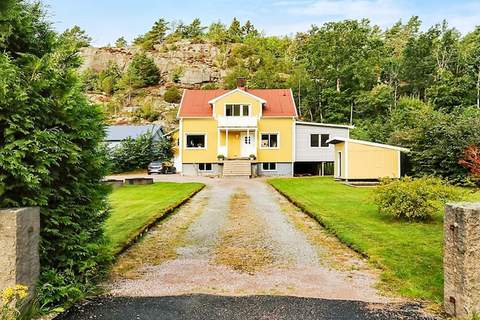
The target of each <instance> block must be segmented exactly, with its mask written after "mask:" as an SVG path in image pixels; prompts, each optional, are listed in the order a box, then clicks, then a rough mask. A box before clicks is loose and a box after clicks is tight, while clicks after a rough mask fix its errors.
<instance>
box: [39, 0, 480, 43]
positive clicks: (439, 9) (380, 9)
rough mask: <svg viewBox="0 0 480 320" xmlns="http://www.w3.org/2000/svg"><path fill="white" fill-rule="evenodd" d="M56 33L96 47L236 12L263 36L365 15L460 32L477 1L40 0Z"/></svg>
mask: <svg viewBox="0 0 480 320" xmlns="http://www.w3.org/2000/svg"><path fill="white" fill-rule="evenodd" d="M43 2H44V3H45V4H46V5H47V6H48V11H49V15H50V20H52V21H53V22H54V25H55V28H57V29H58V30H59V31H63V30H64V29H66V28H68V27H71V26H72V25H75V24H76V25H79V26H80V27H82V28H83V29H85V30H86V31H87V33H88V34H89V35H90V36H91V37H92V38H93V42H94V44H95V45H105V44H107V43H113V42H114V41H115V39H117V38H118V37H120V36H125V38H126V39H127V40H132V39H133V38H134V37H135V36H137V35H139V34H142V33H144V32H145V31H147V30H148V29H149V28H150V26H151V25H152V24H153V22H154V21H155V20H157V19H158V18H160V17H164V18H166V19H167V20H169V21H172V20H182V21H184V22H186V23H188V22H190V21H191V20H193V19H194V18H196V17H199V18H200V19H201V20H202V22H204V23H205V24H207V23H210V22H212V21H218V20H221V21H223V22H230V21H231V19H232V18H233V17H234V16H236V17H238V18H240V20H242V21H246V20H247V19H249V20H251V21H252V22H253V23H254V24H255V25H256V26H257V27H258V28H259V29H261V30H263V31H265V33H266V34H267V35H290V34H294V33H296V32H298V31H306V30H308V29H309V27H310V26H311V25H312V24H317V25H321V24H322V23H324V22H327V21H334V20H341V19H356V18H364V17H365V18H369V19H370V20H371V21H372V22H373V23H375V24H378V25H380V26H381V27H387V26H390V25H391V24H392V23H394V22H395V21H398V20H399V19H403V20H406V19H408V17H410V16H412V15H418V16H420V18H421V19H422V21H423V22H424V25H426V26H430V25H432V24H435V23H437V22H440V21H441V20H442V19H447V20H448V21H449V23H450V25H452V26H454V27H456V28H457V29H459V30H460V31H461V32H464V33H465V32H468V31H470V30H472V29H473V28H474V27H475V25H480V0H456V1H455V0H423V1H421V0H416V1H415V0H236V1H225V0H224V1H220V0H213V1H209V0H197V1H195V0H183V1H182V0H177V1H160V0H157V1H155V0H43Z"/></svg>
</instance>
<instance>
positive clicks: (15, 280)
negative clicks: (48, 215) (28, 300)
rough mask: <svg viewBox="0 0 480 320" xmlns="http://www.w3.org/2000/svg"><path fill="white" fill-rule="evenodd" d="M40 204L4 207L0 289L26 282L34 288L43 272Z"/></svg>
mask: <svg viewBox="0 0 480 320" xmlns="http://www.w3.org/2000/svg"><path fill="white" fill-rule="evenodd" d="M39 241H40V210H39V208H16V209H2V210H0V252H1V254H0V292H1V291H2V290H3V289H5V288H9V287H15V285H20V284H21V285H25V286H27V287H28V288H29V291H30V293H32V292H33V290H34V288H35V284H36V282H37V280H38V275H39V272H40V258H39V249H38V245H39Z"/></svg>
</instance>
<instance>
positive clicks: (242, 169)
mask: <svg viewBox="0 0 480 320" xmlns="http://www.w3.org/2000/svg"><path fill="white" fill-rule="evenodd" d="M251 175H252V163H251V161H250V160H225V161H224V162H223V176H224V177H226V178H228V177H239V178H250V177H251Z"/></svg>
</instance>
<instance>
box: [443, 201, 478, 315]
mask: <svg viewBox="0 0 480 320" xmlns="http://www.w3.org/2000/svg"><path fill="white" fill-rule="evenodd" d="M444 272H445V285H444V305H445V311H446V312H447V314H448V315H450V316H454V317H467V316H469V315H472V314H473V313H474V312H480V203H455V204H447V206H446V208H445V221H444Z"/></svg>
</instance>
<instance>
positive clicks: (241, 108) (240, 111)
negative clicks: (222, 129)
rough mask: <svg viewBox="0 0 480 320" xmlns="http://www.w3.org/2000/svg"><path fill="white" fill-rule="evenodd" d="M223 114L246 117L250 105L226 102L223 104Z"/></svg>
mask: <svg viewBox="0 0 480 320" xmlns="http://www.w3.org/2000/svg"><path fill="white" fill-rule="evenodd" d="M225 115H226V116H227V117H248V116H249V115H250V106H249V105H247V104H227V105H225Z"/></svg>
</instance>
